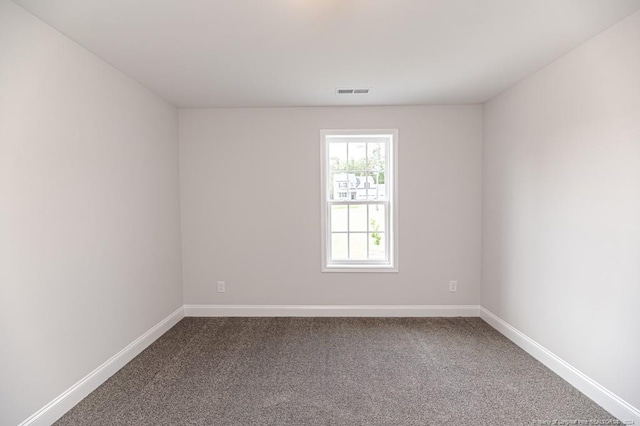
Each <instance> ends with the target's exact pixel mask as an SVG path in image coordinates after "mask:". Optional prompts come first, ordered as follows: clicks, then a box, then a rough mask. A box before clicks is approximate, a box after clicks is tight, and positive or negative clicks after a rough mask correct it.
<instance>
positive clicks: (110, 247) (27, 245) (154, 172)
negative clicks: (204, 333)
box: [0, 0, 182, 425]
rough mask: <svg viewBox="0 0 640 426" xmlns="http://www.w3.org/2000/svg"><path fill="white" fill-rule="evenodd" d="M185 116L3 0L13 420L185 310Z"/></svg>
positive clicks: (4, 359) (3, 240) (1, 148)
mask: <svg viewBox="0 0 640 426" xmlns="http://www.w3.org/2000/svg"><path fill="white" fill-rule="evenodd" d="M177 119H178V117H177V111H176V110H175V108H173V107H172V106H170V105H169V104H167V103H166V102H165V101H163V100H162V99H160V98H158V97H157V96H155V95H153V94H151V93H150V92H149V91H147V90H146V89H144V88H142V87H141V86H139V85H138V84H137V83H135V82H133V81H131V80H130V79H129V78H127V77H125V76H123V75H122V74H121V73H119V72H118V71H116V70H115V69H113V68H112V67H110V66H109V65H107V64H105V63H104V62H102V61H101V60H99V59H98V58H96V57H95V56H94V55H92V54H91V53H89V52H88V51H86V50H84V49H82V48H81V47H79V46H78V45H77V44H75V43H73V42H72V41H70V40H69V39H67V38H66V37H64V36H63V35H61V34H59V33H58V32H56V31H54V30H53V29H52V28H50V27H49V26H47V25H45V24H43V23H42V22H41V21H40V20H38V19H36V18H34V17H33V16H31V15H30V14H29V13H27V12H26V11H24V10H23V9H21V8H19V7H18V6H16V5H15V4H13V3H12V2H9V1H6V0H0V287H1V288H0V295H1V296H0V304H1V309H0V342H1V344H0V424H3V425H13V424H18V423H20V422H22V421H23V420H25V419H26V418H27V417H29V416H30V415H32V414H33V413H34V412H36V411H37V410H39V409H40V408H42V407H43V406H44V405H45V404H47V403H49V402H50V401H51V400H53V399H54V398H55V397H57V396H58V395H60V394H61V393H62V392H64V391H65V390H66V389H67V388H69V387H70V386H71V385H73V384H74V383H76V382H77V381H78V380H80V379H81V378H83V377H84V376H85V375H86V374H88V373H89V372H91V371H92V370H93V369H95V368H96V367H98V366H99V365H100V364H102V363H103V362H105V361H106V360H107V359H109V358H110V357H111V356H113V355H114V354H116V353H117V352H118V351H120V350H121V349H123V348H124V347H125V346H126V345H127V344H129V343H131V342H132V341H133V340H134V339H135V338H137V337H138V336H140V335H141V334H142V333H144V332H145V331H147V330H148V329H149V328H151V327H152V326H153V325H155V324H156V323H157V322H158V321H160V320H162V319H163V318H165V317H166V316H167V315H169V314H170V313H171V312H173V311H174V310H175V309H176V308H178V307H179V306H180V305H181V304H182V288H181V266H180V244H181V243H180V229H179V226H180V218H179V195H178V189H179V188H178V182H179V177H178V167H179V165H178V147H177V136H178V129H177Z"/></svg>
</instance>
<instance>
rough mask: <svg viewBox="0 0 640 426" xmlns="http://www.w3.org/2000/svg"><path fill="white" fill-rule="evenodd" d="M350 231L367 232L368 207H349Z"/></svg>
mask: <svg viewBox="0 0 640 426" xmlns="http://www.w3.org/2000/svg"><path fill="white" fill-rule="evenodd" d="M349 231H350V232H355V231H365V232H366V231H367V206H366V205H355V206H349Z"/></svg>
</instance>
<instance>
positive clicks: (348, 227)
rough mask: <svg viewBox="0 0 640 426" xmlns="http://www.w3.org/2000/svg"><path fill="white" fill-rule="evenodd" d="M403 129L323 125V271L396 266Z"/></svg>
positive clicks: (387, 268)
mask: <svg viewBox="0 0 640 426" xmlns="http://www.w3.org/2000/svg"><path fill="white" fill-rule="evenodd" d="M397 144H398V131H397V130H323V131H321V145H322V150H321V154H322V168H321V170H322V270H323V272H330V271H333V272H378V271H380V272H395V271H397V270H398V262H397V252H398V247H397V246H398V244H397V229H396V228H397V226H396V217H397V202H396V192H397V191H396V188H397V185H396V184H397V180H396V158H397V155H396V153H397Z"/></svg>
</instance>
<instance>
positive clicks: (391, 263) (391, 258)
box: [320, 129, 398, 272]
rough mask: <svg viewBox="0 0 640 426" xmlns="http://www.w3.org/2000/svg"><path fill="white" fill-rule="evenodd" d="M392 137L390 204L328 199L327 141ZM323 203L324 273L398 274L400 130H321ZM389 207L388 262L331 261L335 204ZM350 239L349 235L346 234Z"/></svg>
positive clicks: (388, 174) (388, 176) (388, 175)
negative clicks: (331, 225) (383, 205)
mask: <svg viewBox="0 0 640 426" xmlns="http://www.w3.org/2000/svg"><path fill="white" fill-rule="evenodd" d="M330 136H334V137H339V136H344V137H357V136H361V137H375V136H385V137H390V142H389V143H390V146H389V147H388V149H387V150H386V155H387V161H386V164H387V165H388V167H389V168H390V170H385V183H386V184H387V189H386V190H387V191H388V200H383V201H380V200H365V201H362V200H341V201H339V202H336V200H333V201H332V200H329V199H328V195H329V194H328V191H329V184H330V182H329V178H330V176H331V173H330V171H329V170H328V167H329V161H328V160H329V158H328V156H329V143H328V142H327V137H330ZM320 186H321V191H320V197H321V198H320V200H321V226H320V228H321V229H320V231H321V252H322V256H321V257H322V264H321V267H322V268H321V271H322V272H398V129H323V130H320ZM383 203H388V208H387V209H385V210H386V211H385V218H386V221H385V225H386V227H388V229H387V228H385V231H386V233H385V237H386V238H385V244H386V250H387V253H388V255H387V258H388V260H384V261H378V260H344V261H332V259H331V257H330V249H331V246H330V244H331V229H330V220H331V219H330V208H331V205H333V204H344V205H347V206H349V205H357V204H365V205H374V204H383ZM347 235H349V234H348V233H347Z"/></svg>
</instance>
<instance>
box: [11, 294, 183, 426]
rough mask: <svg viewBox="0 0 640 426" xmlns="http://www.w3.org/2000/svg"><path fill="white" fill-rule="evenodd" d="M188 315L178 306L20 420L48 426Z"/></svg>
mask: <svg viewBox="0 0 640 426" xmlns="http://www.w3.org/2000/svg"><path fill="white" fill-rule="evenodd" d="M183 317H184V307H183V306H181V307H180V308H178V309H176V310H175V312H173V313H172V314H170V315H169V316H168V317H166V318H165V319H163V320H162V321H160V322H159V323H158V324H156V325H154V326H153V327H152V328H151V329H149V330H148V331H147V332H146V333H144V334H143V335H142V336H140V337H138V338H137V339H136V340H134V341H133V342H131V343H130V344H129V345H127V346H126V347H125V348H124V349H122V350H121V351H120V352H118V353H117V354H115V355H114V356H112V357H111V358H109V359H108V360H107V361H106V362H104V363H103V364H102V365H101V366H100V367H98V368H96V369H95V370H93V371H92V372H91V373H89V374H87V375H86V376H85V377H84V378H83V379H82V380H80V381H79V382H77V383H76V384H74V385H73V386H71V387H70V388H69V389H67V390H66V391H64V392H63V393H61V394H60V395H58V397H56V398H55V399H54V400H53V401H51V402H50V403H48V404H47V405H45V406H44V407H42V408H41V409H40V410H38V411H37V412H36V413H34V414H33V415H32V416H31V417H29V418H28V419H26V420H25V421H23V422H22V423H20V425H19V426H48V425H51V424H53V423H54V422H55V421H56V420H58V419H59V418H60V417H62V416H63V415H64V413H66V412H67V411H69V410H70V409H71V408H73V407H74V406H75V405H76V404H77V403H78V402H80V401H81V400H82V399H83V398H85V397H86V396H87V395H89V394H90V393H91V392H93V391H94V390H95V389H96V388H97V387H98V386H100V385H101V384H102V383H104V382H105V381H106V380H107V379H108V378H109V377H111V376H112V375H113V374H114V373H116V372H117V371H118V370H120V369H121V368H122V367H124V366H125V364H127V363H128V362H129V361H131V360H132V359H133V358H135V356H136V355H138V354H139V353H140V352H142V351H143V350H145V349H146V348H147V346H149V345H150V344H151V343H153V342H154V341H155V340H156V339H158V338H159V337H160V336H162V335H163V334H164V333H166V332H167V331H168V330H169V329H170V328H171V327H173V326H174V325H175V324H176V323H177V322H178V321H180V320H181V319H182V318H183Z"/></svg>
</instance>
